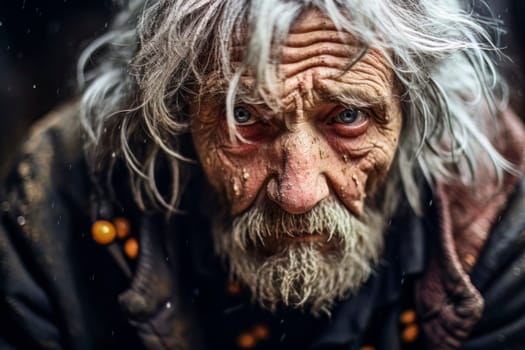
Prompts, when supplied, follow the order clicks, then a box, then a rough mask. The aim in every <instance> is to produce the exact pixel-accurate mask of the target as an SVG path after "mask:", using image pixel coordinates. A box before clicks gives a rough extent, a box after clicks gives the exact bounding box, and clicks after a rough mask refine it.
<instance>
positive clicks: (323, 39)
mask: <svg viewBox="0 0 525 350" xmlns="http://www.w3.org/2000/svg"><path fill="white" fill-rule="evenodd" d="M243 28H244V30H243V33H240V35H236V36H234V37H233V38H231V51H230V57H229V62H228V63H229V68H230V69H231V71H230V72H229V73H230V74H228V73H227V72H225V69H220V68H219V69H217V71H212V72H210V73H209V75H208V76H207V79H205V84H204V86H203V91H204V92H206V93H213V92H216V93H221V92H224V91H225V90H227V89H228V87H229V85H230V84H231V83H232V80H236V79H235V78H234V75H235V74H239V77H238V93H239V94H242V95H249V94H257V87H258V86H259V85H264V88H266V89H270V88H271V89H276V88H278V89H282V88H284V87H283V86H279V85H278V83H279V82H282V81H284V80H285V79H287V78H289V77H291V76H293V75H296V74H297V73H299V72H301V71H304V70H307V69H309V68H312V67H314V66H315V65H319V63H320V62H319V60H321V61H322V62H321V63H322V65H324V66H326V67H327V68H331V69H333V73H334V74H341V71H346V70H349V69H350V68H351V67H352V66H353V64H355V63H356V62H357V61H359V60H360V59H361V58H363V56H364V55H366V53H367V47H366V45H364V44H362V43H361V42H359V41H358V40H357V39H356V38H355V37H354V36H353V35H351V34H350V33H348V32H347V31H345V30H343V29H342V28H338V27H337V26H336V25H335V24H334V22H333V21H332V20H331V19H330V18H329V17H328V16H327V15H326V14H324V13H323V12H321V11H320V10H318V9H315V8H308V9H306V10H304V11H303V12H301V13H300V14H299V15H298V16H297V17H296V18H294V20H293V21H292V22H291V25H290V27H289V28H288V31H287V32H286V33H285V34H284V35H281V36H279V35H278V34H276V33H273V32H272V30H271V29H266V31H267V33H266V34H267V35H266V36H261V35H257V36H255V35H254V33H253V31H251V30H250V28H249V27H248V26H244V27H243ZM259 32H260V30H259ZM259 34H260V33H259ZM263 41H266V42H263ZM266 47H267V49H266ZM275 84H277V85H275ZM282 93H284V91H282Z"/></svg>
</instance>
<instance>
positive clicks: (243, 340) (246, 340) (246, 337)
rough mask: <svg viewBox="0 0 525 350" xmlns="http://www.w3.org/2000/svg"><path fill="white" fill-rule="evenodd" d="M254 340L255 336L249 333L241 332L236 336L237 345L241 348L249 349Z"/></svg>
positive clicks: (252, 345) (253, 344)
mask: <svg viewBox="0 0 525 350" xmlns="http://www.w3.org/2000/svg"><path fill="white" fill-rule="evenodd" d="M256 342H257V339H255V337H254V336H253V335H252V334H250V333H242V334H241V335H239V337H238V338H237V345H239V347H240V348H241V349H251V348H253V347H254V346H255V343H256Z"/></svg>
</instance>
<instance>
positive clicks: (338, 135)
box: [192, 11, 402, 217]
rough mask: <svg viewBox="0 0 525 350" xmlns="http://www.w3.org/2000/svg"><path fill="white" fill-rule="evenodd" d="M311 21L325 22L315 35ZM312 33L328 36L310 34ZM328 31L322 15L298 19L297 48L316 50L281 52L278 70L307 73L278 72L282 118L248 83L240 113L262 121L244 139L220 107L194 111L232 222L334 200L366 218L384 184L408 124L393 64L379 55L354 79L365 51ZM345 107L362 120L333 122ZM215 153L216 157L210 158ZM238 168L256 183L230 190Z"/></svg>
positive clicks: (245, 130) (208, 166)
mask: <svg viewBox="0 0 525 350" xmlns="http://www.w3.org/2000/svg"><path fill="white" fill-rule="evenodd" d="M306 20H309V21H313V22H315V23H317V22H319V23H317V24H314V25H313V26H312V25H310V24H305V23H303V22H304V21H306ZM321 22H323V23H321ZM309 26H312V28H316V26H321V27H323V28H325V29H324V30H323V31H317V30H316V31H314V32H309V31H308V30H307V28H308V27H309ZM326 28H330V27H329V26H328V24H327V23H326V18H325V17H323V15H322V14H320V13H318V12H316V11H313V12H312V13H307V14H305V15H304V16H301V17H300V19H299V20H298V22H297V25H294V26H292V28H291V33H290V35H289V38H292V41H293V42H292V46H294V47H298V46H300V45H299V44H298V43H301V42H303V43H309V45H312V43H313V48H311V50H304V52H301V53H299V52H298V51H297V50H296V49H293V50H287V49H286V48H287V47H288V46H290V45H289V43H288V42H287V43H286V44H285V48H283V49H282V54H281V55H280V59H281V62H294V63H293V65H297V67H300V68H301V69H295V70H293V71H290V66H289V65H288V64H281V65H278V66H277V68H278V69H277V71H278V74H277V77H278V78H277V79H276V81H278V84H279V89H278V91H280V93H281V99H280V101H278V102H279V104H278V105H279V106H280V110H277V111H276V106H269V105H267V104H264V103H259V102H260V101H259V100H258V99H257V97H256V96H253V97H252V96H251V95H249V94H248V91H247V90H251V92H253V90H254V85H253V84H254V83H255V82H254V79H253V78H252V77H249V76H243V78H242V79H241V81H240V84H241V87H240V90H241V97H240V99H239V100H238V101H239V103H240V104H237V105H241V106H245V107H247V108H249V110H250V111H251V113H252V114H253V118H256V119H255V120H254V121H255V122H252V121H250V123H248V124H249V125H242V124H240V125H239V126H237V132H238V134H239V135H241V136H242V137H243V138H244V139H245V140H240V139H238V140H237V142H231V141H230V138H229V133H230V132H231V130H229V128H228V124H227V123H226V117H225V115H224V112H223V111H224V108H221V107H220V106H217V105H216V104H214V103H213V101H217V100H216V99H209V100H208V99H207V98H206V95H204V96H203V97H202V103H201V104H200V105H201V108H200V109H199V110H193V111H192V114H193V115H194V116H195V118H194V128H193V139H194V143H195V146H196V149H197V153H198V155H199V157H200V158H201V159H203V158H205V157H211V158H214V160H212V161H210V162H207V163H205V164H203V169H204V171H205V172H206V174H207V177H208V179H209V181H210V183H211V184H212V187H213V188H215V189H216V190H217V191H218V192H219V193H224V192H226V193H228V195H227V198H228V200H229V203H228V205H229V207H230V213H231V215H237V214H239V213H241V212H243V211H245V210H246V209H248V208H249V207H250V206H252V205H254V204H255V203H258V202H260V201H264V200H272V201H275V202H277V203H278V204H279V205H280V206H281V207H282V209H284V210H286V211H288V212H290V213H295V214H298V213H303V212H305V211H308V210H310V209H311V208H313V207H314V206H315V205H317V203H319V202H321V201H323V200H327V199H330V198H331V199H333V198H336V199H338V200H340V201H341V202H342V203H344V205H345V206H346V207H347V209H348V210H349V211H350V212H351V213H352V214H353V215H356V216H358V217H359V216H360V215H361V214H362V212H363V208H364V206H365V200H366V198H369V197H373V195H374V191H375V190H376V189H377V188H378V186H379V184H381V183H382V182H383V181H384V179H385V176H386V174H387V171H388V168H389V167H390V164H391V163H392V160H393V158H394V154H395V150H396V147H397V142H398V139H399V133H400V130H401V125H402V114H401V107H400V103H399V100H398V99H397V98H395V96H398V93H397V89H396V84H395V79H394V74H393V72H392V70H391V68H390V67H389V63H388V62H389V61H388V60H387V59H385V58H384V57H382V56H381V55H380V54H379V51H377V50H374V49H373V48H370V49H368V50H366V52H365V53H364V54H363V57H361V59H360V60H359V61H357V62H354V63H353V65H352V67H351V69H349V70H348V69H347V68H348V65H349V63H350V62H352V60H353V59H355V53H356V52H360V50H361V51H362V46H356V47H353V46H351V45H349V44H348V43H355V40H354V41H353V40H352V39H351V38H350V37H349V35H348V34H347V33H344V34H343V35H340V33H338V32H336V31H335V29H334V28H331V29H326ZM310 35H313V36H314V37H315V38H314V39H312V38H309V37H310ZM323 35H324V39H325V41H323ZM341 37H344V38H345V42H342V41H341ZM334 41H335V42H334ZM356 45H358V44H357V43H356ZM344 46H346V48H345V47H344ZM287 52H288V53H290V56H287ZM343 52H346V53H347V56H346V57H345V56H344V55H342V53H343ZM333 53H336V55H335V56H334V55H332V54H333ZM327 57H329V59H327ZM290 72H293V74H292V75H290V74H289V73H290ZM215 83H216V81H215ZM213 84H214V82H207V83H206V85H213ZM243 93H246V95H244V96H245V97H244V98H243V97H242V95H243ZM207 101H210V103H207ZM254 102H256V103H254ZM345 108H351V109H354V110H357V111H359V113H362V115H361V114H360V115H361V118H360V119H358V120H357V122H355V123H350V124H343V123H341V122H339V121H337V122H336V121H335V118H336V116H337V114H338V113H339V112H340V111H343V110H344V109H345ZM363 116H364V117H363ZM218 134H219V135H218ZM217 143H218V144H217ZM210 149H216V150H217V154H215V153H212V154H210V153H209V150H210ZM241 169H245V170H246V171H248V172H249V173H250V174H251V175H250V177H249V179H247V180H243V181H241V182H239V183H242V191H239V190H238V189H237V191H234V189H233V188H232V186H231V185H230V181H235V180H232V179H242V172H241ZM349 174H351V175H349ZM232 191H233V192H232Z"/></svg>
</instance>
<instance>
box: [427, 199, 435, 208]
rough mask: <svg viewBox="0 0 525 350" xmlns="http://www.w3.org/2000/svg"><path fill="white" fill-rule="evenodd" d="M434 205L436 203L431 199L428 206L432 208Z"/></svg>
mask: <svg viewBox="0 0 525 350" xmlns="http://www.w3.org/2000/svg"><path fill="white" fill-rule="evenodd" d="M432 203H434V202H433V201H432V199H431V200H430V201H429V202H428V206H429V207H431V206H432Z"/></svg>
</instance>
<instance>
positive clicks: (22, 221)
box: [16, 216, 26, 226]
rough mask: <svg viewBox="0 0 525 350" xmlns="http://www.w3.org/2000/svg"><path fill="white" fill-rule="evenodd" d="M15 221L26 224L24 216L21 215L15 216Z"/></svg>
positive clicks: (21, 224)
mask: <svg viewBox="0 0 525 350" xmlns="http://www.w3.org/2000/svg"><path fill="white" fill-rule="evenodd" d="M16 222H18V224H19V225H20V226H24V225H25V224H26V218H24V217H23V216H19V217H17V218H16Z"/></svg>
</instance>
